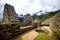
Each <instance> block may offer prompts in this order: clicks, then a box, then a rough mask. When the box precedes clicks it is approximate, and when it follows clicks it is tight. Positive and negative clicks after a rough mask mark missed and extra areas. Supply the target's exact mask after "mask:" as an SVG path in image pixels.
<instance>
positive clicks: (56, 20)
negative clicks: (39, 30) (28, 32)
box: [50, 12, 60, 36]
mask: <svg viewBox="0 0 60 40" xmlns="http://www.w3.org/2000/svg"><path fill="white" fill-rule="evenodd" d="M50 27H51V29H52V31H54V32H56V33H57V34H58V36H60V12H58V13H57V14H56V15H55V16H54V17H52V19H51V22H50Z"/></svg>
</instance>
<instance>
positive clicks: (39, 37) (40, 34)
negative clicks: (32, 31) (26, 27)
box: [34, 32, 58, 40]
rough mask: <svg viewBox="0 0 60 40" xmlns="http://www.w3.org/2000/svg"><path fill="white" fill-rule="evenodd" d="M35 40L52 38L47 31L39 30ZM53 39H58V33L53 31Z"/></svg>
mask: <svg viewBox="0 0 60 40" xmlns="http://www.w3.org/2000/svg"><path fill="white" fill-rule="evenodd" d="M34 40H51V39H50V38H49V37H48V36H47V34H46V33H44V32H39V35H38V36H37V37H36V38H35V39H34ZM52 40H58V38H57V35H56V34H55V33H53V37H52Z"/></svg>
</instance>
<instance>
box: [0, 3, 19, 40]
mask: <svg viewBox="0 0 60 40" xmlns="http://www.w3.org/2000/svg"><path fill="white" fill-rule="evenodd" d="M19 33H20V22H19V20H18V16H17V14H16V12H15V10H14V7H13V6H11V5H9V4H5V5H4V13H3V20H2V22H0V40H8V39H10V38H11V37H13V36H15V35H17V34H19Z"/></svg>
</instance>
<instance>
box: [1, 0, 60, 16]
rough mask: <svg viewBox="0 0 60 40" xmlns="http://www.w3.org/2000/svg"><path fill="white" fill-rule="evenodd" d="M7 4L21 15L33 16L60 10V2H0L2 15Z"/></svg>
mask: <svg viewBox="0 0 60 40" xmlns="http://www.w3.org/2000/svg"><path fill="white" fill-rule="evenodd" d="M5 3H8V4H10V5H13V6H14V8H15V11H16V13H18V14H19V15H20V14H24V15H25V14H27V13H30V14H33V13H35V12H38V11H40V10H43V12H45V11H55V10H59V9H60V0H0V15H2V13H3V8H4V6H3V5H5Z"/></svg>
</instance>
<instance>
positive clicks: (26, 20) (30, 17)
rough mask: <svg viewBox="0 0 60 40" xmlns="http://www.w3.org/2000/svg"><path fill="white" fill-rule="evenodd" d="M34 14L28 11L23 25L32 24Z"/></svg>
mask: <svg viewBox="0 0 60 40" xmlns="http://www.w3.org/2000/svg"><path fill="white" fill-rule="evenodd" d="M32 21H33V19H32V16H31V15H30V14H29V13H28V14H26V15H25V16H24V20H23V25H24V26H28V25H32Z"/></svg>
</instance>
